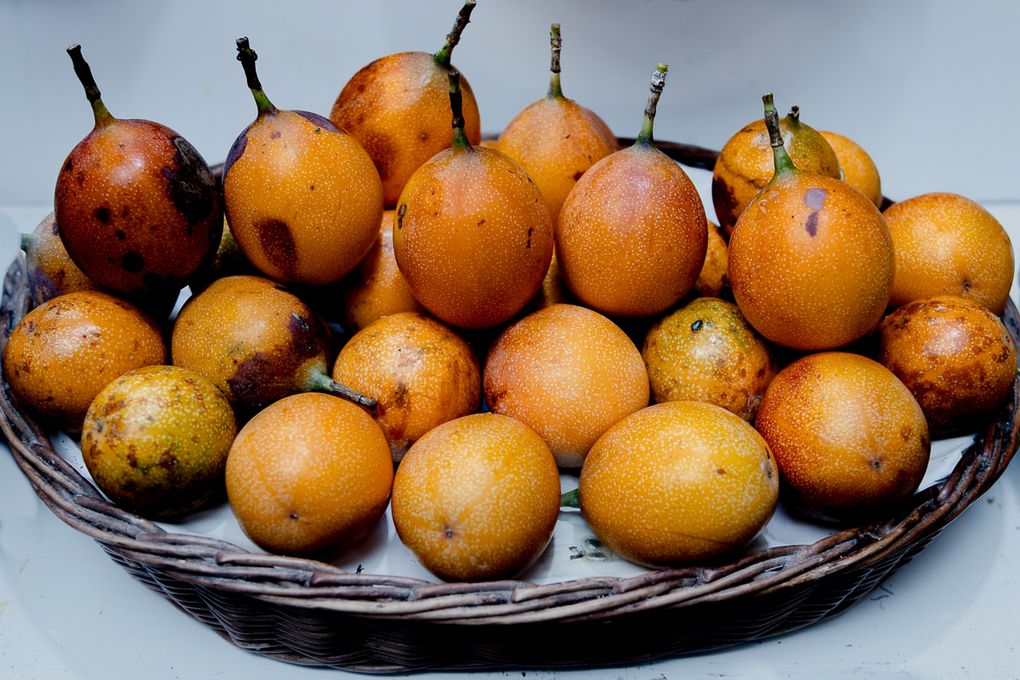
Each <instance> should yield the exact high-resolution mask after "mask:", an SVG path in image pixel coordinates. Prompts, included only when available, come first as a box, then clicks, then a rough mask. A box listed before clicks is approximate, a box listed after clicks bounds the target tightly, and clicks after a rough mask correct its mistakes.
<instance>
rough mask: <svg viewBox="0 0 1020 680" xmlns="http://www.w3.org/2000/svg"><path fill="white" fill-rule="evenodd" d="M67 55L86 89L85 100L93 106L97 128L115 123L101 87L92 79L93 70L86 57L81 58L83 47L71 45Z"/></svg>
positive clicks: (75, 73)
mask: <svg viewBox="0 0 1020 680" xmlns="http://www.w3.org/2000/svg"><path fill="white" fill-rule="evenodd" d="M67 54H68V55H69V56H70V57H71V63H72V64H74V75H76V76H78V80H79V81H81V84H82V87H84V88H85V98H86V99H88V100H89V103H90V104H92V115H93V116H95V119H96V127H103V126H105V125H109V124H110V123H111V122H113V121H114V117H113V115H112V114H111V113H110V110H109V109H107V108H106V104H104V103H103V100H102V95H101V94H100V93H99V86H98V85H96V79H95V78H93V77H92V69H91V68H89V64H88V62H87V61H85V57H83V56H81V45H77V44H75V45H71V46H70V47H68V48H67Z"/></svg>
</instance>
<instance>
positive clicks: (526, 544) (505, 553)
mask: <svg viewBox="0 0 1020 680" xmlns="http://www.w3.org/2000/svg"><path fill="white" fill-rule="evenodd" d="M559 505H560V477H559V472H558V470H557V469H556V462H555V461H554V460H553V456H552V453H551V452H550V451H549V447H548V446H546V444H545V442H543V441H542V438H541V437H539V436H538V434H536V433H535V432H534V431H533V430H532V429H531V428H529V427H528V426H527V425H524V424H522V423H520V422H518V421H516V420H514V419H513V418H508V417H506V416H501V415H498V414H495V413H476V414H474V415H470V416H465V417H463V418H458V419H457V420H452V421H450V422H448V423H444V424H443V425H440V426H439V427H437V428H435V429H434V430H431V431H430V432H429V433H428V434H426V435H425V436H424V437H422V438H421V439H419V440H418V441H417V442H416V443H415V444H414V446H412V447H411V449H410V450H409V451H408V452H407V455H406V456H405V457H404V460H402V461H401V462H400V466H399V467H398V468H397V474H396V476H395V478H394V480H393V523H394V524H395V525H396V529H397V534H398V535H399V536H400V540H401V541H403V542H404V544H405V545H406V546H407V547H408V548H410V549H411V551H412V552H414V554H415V555H416V556H417V557H418V559H419V560H420V561H421V563H422V564H423V565H424V566H425V568H427V569H428V570H429V571H431V572H432V573H433V574H435V575H436V576H438V577H439V578H441V579H443V580H444V581H468V580H482V579H498V578H504V577H511V576H514V575H515V574H518V573H520V572H521V571H523V570H524V569H526V568H527V567H529V566H530V565H531V564H532V563H534V562H535V560H537V559H538V558H539V556H540V555H541V554H542V552H543V551H544V550H545V548H546V546H547V545H548V544H549V541H550V540H551V539H552V534H553V529H554V528H555V527H556V518H557V517H558V516H559Z"/></svg>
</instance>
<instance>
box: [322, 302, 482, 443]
mask: <svg viewBox="0 0 1020 680" xmlns="http://www.w3.org/2000/svg"><path fill="white" fill-rule="evenodd" d="M333 379H334V380H336V381H337V382H339V383H341V384H343V385H347V386H348V387H350V388H351V389H353V390H355V391H357V392H359V393H360V394H364V395H365V396H368V397H371V398H373V399H375V400H376V402H378V406H376V408H375V409H374V410H373V412H372V414H373V416H374V417H375V419H376V422H378V423H379V425H380V427H382V430H383V433H385V435H386V439H387V440H388V441H389V443H390V451H391V452H392V454H393V459H394V460H395V461H400V459H402V458H403V457H404V454H405V453H406V452H407V449H408V447H410V446H411V445H412V444H413V443H414V442H416V441H417V440H418V439H419V438H420V437H421V436H422V435H424V434H425V433H426V432H428V431H429V430H431V429H432V428H433V427H436V426H437V425H441V424H442V423H445V422H447V421H449V420H453V419H454V418H459V417H461V416H465V415H468V414H469V413H474V412H475V411H477V410H478V409H479V407H480V406H481V392H482V386H481V383H482V376H481V369H479V367H478V361H477V360H476V359H475V356H474V354H473V353H472V351H471V348H470V347H469V346H468V344H467V343H466V342H464V341H463V340H462V339H461V338H460V337H458V336H457V335H456V334H455V333H454V332H453V331H451V330H450V329H449V328H447V327H446V326H444V325H443V324H441V323H439V322H438V321H435V320H434V319H430V318H429V317H427V316H424V315H422V314H417V313H414V312H402V313H398V314H391V315H389V316H386V317H383V318H381V319H379V320H378V321H376V322H374V323H372V324H370V325H369V326H367V327H366V328H364V329H363V330H361V331H360V332H358V333H357V334H356V335H355V336H354V337H353V338H351V339H350V340H349V341H348V342H347V344H346V345H344V347H343V349H342V350H340V354H339V356H337V359H336V363H335V364H334V365H333Z"/></svg>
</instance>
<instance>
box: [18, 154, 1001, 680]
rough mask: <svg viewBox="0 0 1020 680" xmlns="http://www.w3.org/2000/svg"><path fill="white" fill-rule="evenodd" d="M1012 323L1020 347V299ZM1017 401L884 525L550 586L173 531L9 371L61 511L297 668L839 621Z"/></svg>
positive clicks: (199, 615)
mask: <svg viewBox="0 0 1020 680" xmlns="http://www.w3.org/2000/svg"><path fill="white" fill-rule="evenodd" d="M621 141H622V142H623V143H626V142H627V141H628V140H621ZM657 145H658V146H659V147H660V148H661V149H662V150H663V151H665V152H666V153H668V154H669V155H670V156H672V157H673V158H675V159H677V160H678V161H680V162H681V163H684V164H686V165H690V166H693V167H700V168H705V169H709V170H710V169H711V168H712V164H713V163H714V161H715V157H716V152H713V151H710V150H707V149H701V148H698V147H691V146H687V145H682V144H674V143H669V142H660V143H657ZM29 306H30V296H29V294H28V287H27V282H26V276H25V265H24V258H23V257H19V258H18V260H16V261H15V262H14V264H12V265H11V268H10V270H9V271H8V273H7V276H6V278H5V280H4V290H3V300H2V303H0V314H2V318H0V349H2V347H3V346H6V343H7V338H8V337H9V335H10V332H11V330H12V329H13V327H14V325H15V324H16V323H17V321H18V320H19V319H20V318H21V317H22V316H23V315H24V314H25V313H26V312H27V311H28V309H29ZM1003 321H1004V323H1005V324H1006V326H1007V328H1008V330H1009V333H1010V335H1011V336H1012V338H1013V340H1014V342H1017V343H1018V344H1020V334H1018V312H1017V309H1016V307H1015V306H1014V305H1013V303H1012V301H1011V302H1010V303H1009V305H1008V308H1007V310H1006V313H1005V316H1004V318H1003ZM1018 403H1020V391H1018V385H1017V383H1014V385H1013V391H1012V394H1011V396H1010V398H1009V400H1008V401H1007V402H1006V403H1005V404H1004V405H1003V406H1002V407H1001V408H1000V409H999V410H998V411H997V412H996V413H995V414H994V417H993V418H992V419H991V420H990V421H989V422H988V423H987V424H986V425H984V426H983V427H982V430H981V431H979V432H978V433H977V434H976V436H975V439H974V443H973V444H972V445H971V446H969V447H968V448H967V449H966V450H965V451H964V453H963V455H962V457H961V459H960V461H959V463H958V464H957V465H956V466H955V469H954V470H953V472H952V473H951V474H950V475H949V476H948V477H947V478H946V479H944V480H942V481H940V482H938V483H936V484H935V485H934V486H931V487H928V488H927V489H925V490H923V491H920V492H918V493H916V494H914V495H913V496H912V497H910V498H908V499H906V501H905V502H903V503H901V504H900V505H899V506H897V507H896V508H895V509H894V510H892V511H890V512H889V513H888V514H887V516H886V517H885V518H883V519H882V520H881V521H878V522H874V523H871V524H868V525H866V526H861V527H855V528H851V529H846V530H843V531H839V532H837V533H834V534H831V535H829V536H827V537H826V538H824V539H822V540H819V541H817V542H816V543H813V544H811V545H791V546H783V547H779V548H771V549H767V550H760V551H758V552H752V553H748V554H745V555H743V556H742V557H740V558H739V559H738V560H736V561H734V562H731V563H726V564H722V565H715V566H712V567H690V568H682V569H664V570H658V571H650V572H647V573H644V574H642V575H639V576H635V577H629V578H617V577H586V578H580V579H576V580H570V581H564V582H560V583H554V584H547V585H536V584H532V583H527V582H523V581H497V582H481V583H458V584H435V583H429V582H425V581H421V580H418V579H412V578H405V577H395V576H394V577H388V576H380V575H373V574H355V573H350V572H346V571H343V570H341V569H339V568H337V567H334V566H332V565H329V564H326V563H323V562H318V561H314V560H309V559H301V558H295V557H282V556H278V555H270V554H262V553H253V552H249V551H246V550H243V549H241V548H238V547H236V546H234V545H231V544H229V543H226V542H224V541H220V540H215V539H211V538H207V537H204V536H198V535H193V534H187V533H173V532H167V531H165V530H163V529H162V528H161V527H160V526H158V525H157V524H155V523H153V522H150V521H148V520H145V519H142V518H140V517H138V516H136V515H132V514H131V513H128V512H126V511H124V510H121V509H120V508H117V507H116V506H114V505H112V504H111V503H109V502H108V501H106V500H105V499H104V498H103V497H102V495H101V494H100V493H99V492H98V491H97V490H96V489H95V488H94V487H93V486H92V485H91V483H89V482H88V481H87V480H85V479H84V478H83V477H82V476H81V475H80V474H79V473H78V472H77V471H76V470H75V469H74V468H73V467H72V466H71V465H70V464H69V463H67V461H65V460H64V459H63V458H62V457H61V456H60V455H59V454H57V453H56V452H55V451H54V449H53V447H52V446H51V445H50V442H49V440H48V438H47V436H46V434H45V432H44V431H43V430H42V429H41V428H40V426H39V425H38V424H37V423H36V422H34V421H33V420H32V419H31V418H30V417H28V416H26V415H25V414H23V413H21V412H20V411H19V410H18V409H17V408H16V406H15V404H14V402H13V400H12V396H11V394H10V389H9V387H8V385H7V383H6V381H5V382H4V383H3V385H2V390H0V429H2V430H3V433H4V434H5V435H6V438H7V441H8V442H9V443H10V447H11V452H12V455H13V456H14V459H15V461H16V462H17V464H18V466H19V467H20V468H21V470H22V471H23V472H24V474H25V476H26V477H27V478H28V479H29V481H30V482H31V484H32V486H33V488H34V489H35V491H36V493H37V494H38V495H39V497H40V498H41V499H42V501H43V502H44V503H45V504H46V505H47V506H48V507H49V508H50V510H52V511H53V513H54V514H55V515H56V516H57V517H59V518H60V519H61V520H63V521H64V522H66V523H67V524H69V525H70V526H72V527H73V528H75V529H77V530H78V531H80V532H82V533H84V534H87V535H88V536H91V537H92V538H93V539H95V540H96V541H97V542H99V544H100V545H102V547H103V548H104V549H105V550H106V552H107V553H108V554H109V555H110V557H111V558H112V559H113V560H114V561H115V562H117V563H118V564H120V565H121V566H122V567H124V569H126V570H127V571H128V572H129V573H130V574H131V575H132V576H134V577H135V578H136V579H138V580H139V581H141V582H142V583H144V584H146V585H147V586H149V587H150V588H151V589H153V590H155V591H157V592H158V593H160V594H162V595H163V596H165V597H166V598H167V599H168V600H170V602H172V603H173V604H174V605H176V606H177V607H179V608H180V609H181V610H183V611H185V612H187V613H188V614H189V615H191V616H193V617H194V618H196V619H198V620H199V621H202V622H203V623H205V624H206V625H208V626H209V627H210V628H212V629H213V630H214V631H216V632H217V633H219V634H220V635H222V636H223V637H224V638H226V639H228V640H229V641H230V642H232V643H233V644H235V645H237V646H238V647H240V648H242V649H246V650H250V651H252V652H255V653H257V654H261V655H265V656H268V657H272V658H275V659H279V660H282V661H287V662H292V663H297V664H306V665H316V666H331V667H334V668H341V669H344V670H349V671H358V672H366V673H389V672H405V671H411V670H440V669H446V670H452V669H503V670H506V669H514V668H581V667H600V666H610V665H623V664H633V663H639V662H643V661H649V660H653V659H660V658H666V657H674V656H680V655H685V654H695V653H699V652H704V651H707V650H712V649H719V648H723V647H728V646H732V645H737V644H741V643H746V642H750V641H753V640H761V639H763V638H767V637H770V636H774V635H779V634H781V633H786V632H789V631H792V630H796V629H798V628H801V627H803V626H807V625H810V624H812V623H815V622H817V621H820V620H822V619H825V618H828V617H831V616H834V615H835V614H838V613H839V612H841V611H843V610H844V609H846V608H847V607H850V606H851V605H853V604H854V603H855V602H857V601H859V600H860V599H862V598H863V597H864V596H866V595H867V594H868V593H870V592H871V591H872V590H873V589H874V588H875V587H876V586H878V585H879V584H880V583H881V582H882V581H883V580H884V579H886V578H887V577H888V576H889V575H890V574H892V573H893V572H894V571H895V570H896V569H897V568H899V567H900V566H901V565H903V564H905V563H906V562H908V561H909V560H910V559H911V558H912V557H913V556H914V555H916V554H917V553H919V552H920V551H921V550H923V549H924V547H925V546H926V545H927V544H928V542H929V541H931V540H932V539H933V538H934V537H935V536H936V535H938V533H939V531H940V530H941V529H942V528H943V527H945V526H946V525H947V524H948V523H949V522H950V521H951V520H952V519H953V518H955V517H956V516H957V515H959V514H960V513H961V512H962V511H963V510H964V509H965V508H966V507H967V506H968V505H970V504H971V503H973V502H974V501H975V500H976V499H977V498H979V497H980V496H981V495H982V494H983V493H984V492H985V491H987V490H988V489H989V488H990V487H991V485H992V484H993V483H994V482H995V480H996V479H998V477H999V476H1000V475H1001V474H1002V472H1003V470H1004V469H1005V468H1006V466H1007V464H1008V463H1009V461H1010V459H1011V458H1012V457H1013V454H1014V453H1015V451H1016V449H1017V445H1018V439H1017V405H1018Z"/></svg>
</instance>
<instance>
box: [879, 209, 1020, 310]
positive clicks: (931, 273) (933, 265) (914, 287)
mask: <svg viewBox="0 0 1020 680" xmlns="http://www.w3.org/2000/svg"><path fill="white" fill-rule="evenodd" d="M883 215H884V217H885V221H886V223H887V224H888V225H889V231H890V233H892V238H893V245H894V246H895V250H896V279H895V281H894V282H893V289H892V297H891V299H890V301H889V303H890V304H891V305H893V306H894V307H899V306H900V305H905V304H906V303H908V302H911V301H913V300H924V299H927V298H931V297H935V296H936V295H959V296H960V297H965V298H968V299H971V300H974V301H975V302H977V303H979V304H981V305H983V306H985V307H987V308H988V309H989V310H991V311H992V312H994V313H996V314H1002V310H1003V309H1005V306H1006V299H1007V298H1008V297H1009V288H1010V286H1011V285H1012V283H1013V267H1014V262H1013V244H1012V243H1011V242H1010V239H1009V235H1008V234H1006V230H1005V229H1003V228H1002V225H1001V224H999V221H998V220H996V219H995V217H993V216H992V214H991V213H989V212H988V211H987V210H985V209H984V208H982V207H981V206H980V205H978V204H977V203H975V202H974V201H972V200H970V199H969V198H965V197H963V196H960V195H958V194H949V193H931V194H922V195H921V196H915V197H914V198H909V199H907V200H905V201H900V202H899V203H895V204H893V205H891V206H889V207H888V208H886V210H885V212H884V213H883Z"/></svg>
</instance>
